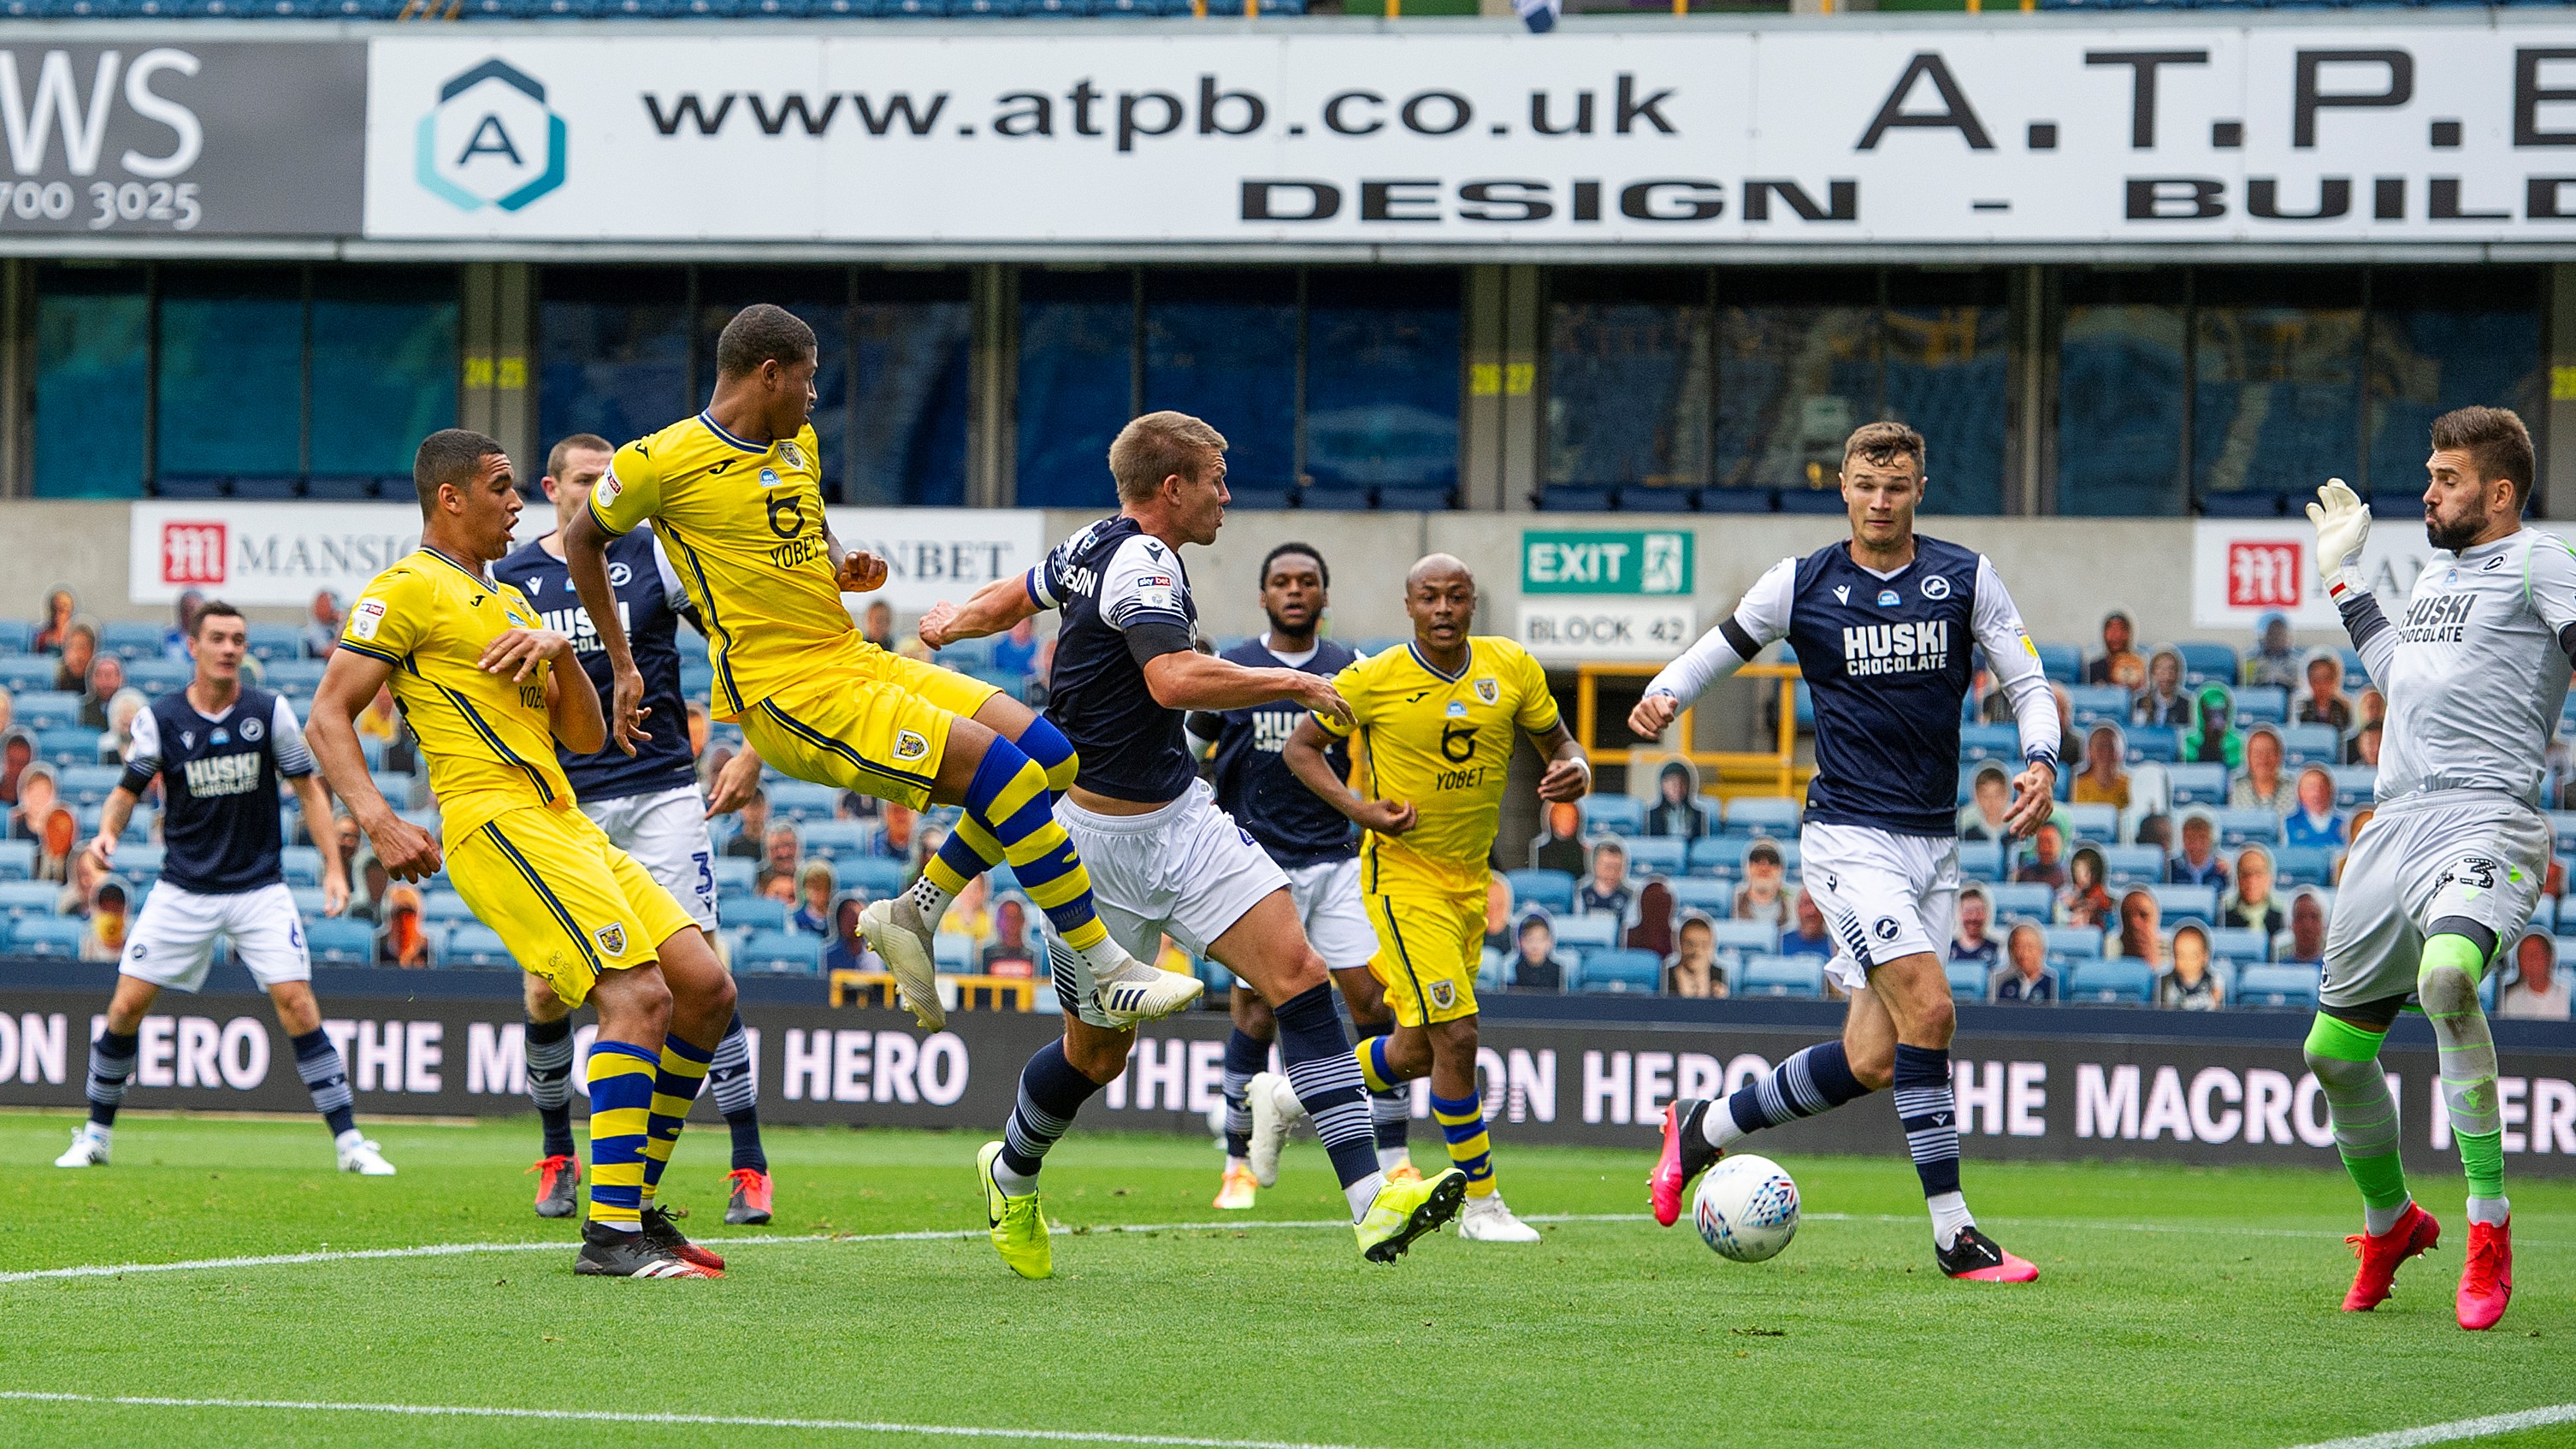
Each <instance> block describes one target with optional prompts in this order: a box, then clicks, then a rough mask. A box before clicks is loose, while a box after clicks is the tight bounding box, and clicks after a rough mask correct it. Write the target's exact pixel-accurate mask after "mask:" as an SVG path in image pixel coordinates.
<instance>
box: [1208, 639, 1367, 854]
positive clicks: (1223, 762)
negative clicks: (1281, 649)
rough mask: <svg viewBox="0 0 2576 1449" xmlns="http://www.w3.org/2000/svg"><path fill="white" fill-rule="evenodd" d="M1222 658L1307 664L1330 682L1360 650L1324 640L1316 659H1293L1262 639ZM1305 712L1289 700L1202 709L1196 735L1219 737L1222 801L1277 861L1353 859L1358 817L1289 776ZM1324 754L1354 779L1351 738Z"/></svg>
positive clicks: (1259, 664) (1251, 664) (1255, 665)
mask: <svg viewBox="0 0 2576 1449" xmlns="http://www.w3.org/2000/svg"><path fill="white" fill-rule="evenodd" d="M1217 657H1218V658H1220V659H1224V660H1226V661H1227V662H1229V663H1233V664H1240V665H1242V666H1243V667H1245V668H1246V669H1302V670H1305V671H1306V672H1307V673H1308V674H1320V675H1322V676H1323V677H1324V678H1326V679H1330V678H1332V677H1333V676H1334V675H1336V674H1339V673H1341V672H1342V666H1344V665H1346V664H1349V663H1350V662H1351V661H1352V660H1354V659H1357V658H1359V655H1358V654H1356V653H1354V652H1353V651H1352V650H1351V649H1350V648H1349V646H1347V645H1342V644H1336V643H1334V642H1333V641H1332V640H1330V639H1325V640H1320V641H1318V642H1317V643H1316V645H1315V653H1314V657H1312V658H1310V659H1308V660H1307V661H1306V662H1305V663H1303V664H1290V663H1288V662H1287V661H1285V660H1283V659H1281V658H1280V657H1279V656H1278V655H1276V654H1273V653H1271V652H1270V650H1269V649H1268V648H1267V647H1265V646H1264V645H1263V643H1262V641H1261V640H1259V639H1247V640H1245V641H1244V642H1243V643H1241V644H1237V645H1235V646H1234V647H1233V648H1231V649H1228V650H1226V651H1225V652H1224V653H1223V654H1220V655H1218V656H1217ZM1305 717H1306V710H1305V707H1304V706H1302V705H1300V704H1298V703H1297V702H1296V701H1294V700H1284V699H1283V700H1279V701H1277V702H1275V703H1272V704H1264V705H1257V706H1255V707H1253V708H1251V709H1229V710H1221V711H1202V712H1200V713H1197V714H1193V715H1191V716H1190V719H1189V731H1190V733H1191V734H1194V735H1196V736H1198V737H1199V738H1200V739H1203V740H1214V741H1215V742H1216V803H1217V804H1218V805H1220V806H1222V807H1224V809H1225V813H1227V814H1228V815H1231V816H1233V817H1234V821H1235V823H1236V824H1238V825H1240V826H1242V827H1243V828H1244V829H1246V830H1249V831H1251V832H1252V838H1253V839H1254V840H1257V841H1259V842H1260V843H1261V848H1262V849H1264V850H1266V851H1268V852H1270V858H1271V859H1272V860H1275V861H1277V862H1278V863H1279V864H1280V866H1281V867H1282V868H1283V869H1289V870H1293V869H1295V868H1297V867H1299V866H1305V865H1316V864H1320V863H1322V862H1324V861H1328V860H1350V859H1353V858H1355V857H1356V856H1357V855H1358V853H1359V844H1358V840H1357V837H1356V836H1355V834H1354V833H1353V830H1352V826H1351V822H1350V821H1349V820H1347V819H1345V818H1343V815H1342V812H1340V811H1339V810H1336V809H1334V808H1333V807H1332V806H1330V805H1327V804H1325V803H1324V801H1323V797H1321V796H1319V795H1317V794H1316V793H1315V792H1314V791H1312V790H1309V789H1307V788H1306V782H1305V781H1303V780H1300V779H1298V778H1297V777H1296V776H1295V775H1293V774H1291V773H1289V770H1288V759H1287V756H1286V755H1285V754H1283V753H1282V751H1284V750H1285V749H1286V748H1287V746H1288V736H1289V735H1290V734H1292V733H1294V732H1295V730H1296V728H1297V721H1299V720H1301V719H1304V718H1305ZM1324 759H1325V761H1326V762H1327V763H1329V764H1330V765H1331V766H1332V767H1333V773H1334V774H1336V775H1339V776H1341V777H1343V778H1344V779H1348V778H1349V777H1350V773H1351V751H1350V745H1349V744H1348V743H1347V742H1345V741H1340V740H1335V741H1333V742H1332V744H1331V746H1330V748H1328V749H1326V750H1325V751H1324Z"/></svg>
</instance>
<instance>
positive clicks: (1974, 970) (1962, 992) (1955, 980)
mask: <svg viewBox="0 0 2576 1449" xmlns="http://www.w3.org/2000/svg"><path fill="white" fill-rule="evenodd" d="M1942 970H1943V971H1945V972H1946V973H1947V974H1948V975H1949V978H1950V999H1951V1000H1952V1001H1983V1000H1985V999H1986V968H1985V967H1983V966H1980V965H1978V964H1977V963H1976V962H1974V961H1951V962H1947V963H1945V964H1944V965H1943V967H1942Z"/></svg>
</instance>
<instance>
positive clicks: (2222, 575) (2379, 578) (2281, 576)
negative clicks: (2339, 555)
mask: <svg viewBox="0 0 2576 1449" xmlns="http://www.w3.org/2000/svg"><path fill="white" fill-rule="evenodd" d="M2316 545H2317V534H2316V530H2315V529H2314V528H2313V527H2311V526H2310V525H2309V523H2308V521H2307V520H2306V519H2305V518H2294V519H2293V518H2241V519H2240V518H2204V519H2202V520H2200V521H2199V522H2198V523H2196V524H2194V525H2192V536H2191V622H2192V623H2193V624H2194V625H2195V626H2197V627H2199V628H2204V629H2210V628H2224V629H2232V630H2240V631H2246V632H2250V631H2251V630H2252V629H2253V627H2254V623H2255V621H2256V620H2258V619H2260V618H2262V617H2263V616H2264V615H2265V614H2270V613H2276V612H2277V613H2282V614H2287V615H2289V617H2290V623H2291V624H2292V626H2294V627H2296V628H2301V629H2310V628H2316V629H2334V630H2338V631H2339V630H2340V628H2341V626H2342V623H2343V618H2342V616H2341V615H2339V614H2337V613H2336V612H2335V606H2334V601H2333V600H2331V599H2328V598H2327V597H2326V591H2325V583H2324V581H2323V580H2322V579H2320V578H2318V576H2317V566H2316ZM2432 552H2433V545H2432V544H2431V543H2430V542H2429V541H2427V540H2426V538H2425V537H2424V520H2423V519H2422V518H2421V517H2406V518H2382V519H2378V520H2376V522H2375V523H2374V524H2373V526H2372V528H2371V530H2370V542H2369V544H2368V545H2367V546H2365V547H2364V548H2363V549H2362V553H2361V572H2362V577H2363V578H2365V579H2366V580H2368V581H2369V584H2370V588H2371V592H2373V593H2375V594H2377V595H2378V596H2379V606H2380V608H2382V609H2384V610H2386V611H2387V612H2388V613H2389V614H2390V615H2392V616H2394V615H2395V614H2396V613H2397V611H2398V609H2399V608H2400V606H2401V605H2403V604H2404V602H2405V600H2406V597H2407V595H2409V594H2411V593H2413V592H2414V589H2415V576H2416V575H2417V574H2420V573H2422V572H2423V571H2424V563H2425V560H2426V559H2427V558H2429V557H2431V555H2432ZM2310 642H2312V643H2313V642H2317V641H2314V640H2311V641H2310ZM2334 642H2340V638H2339V637H2338V639H2337V640H2336V641H2334Z"/></svg>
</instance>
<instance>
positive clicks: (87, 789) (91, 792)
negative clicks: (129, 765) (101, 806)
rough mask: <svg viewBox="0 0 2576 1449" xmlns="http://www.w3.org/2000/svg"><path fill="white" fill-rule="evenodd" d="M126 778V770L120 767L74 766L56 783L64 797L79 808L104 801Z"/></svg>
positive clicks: (64, 772)
mask: <svg viewBox="0 0 2576 1449" xmlns="http://www.w3.org/2000/svg"><path fill="white" fill-rule="evenodd" d="M124 778H125V770H124V767H123V766H120V765H74V766H72V767H71V768H70V769H68V770H65V771H63V773H62V778H61V779H59V780H57V781H56V782H55V783H56V784H57V785H59V786H60V787H61V791H62V797H63V798H64V799H65V800H68V801H70V802H71V803H72V805H73V806H74V807H75V808H78V807H81V806H88V805H96V804H98V803H100V802H101V801H104V800H105V799H107V796H108V792H109V791H112V790H114V789H115V788H116V786H117V782H118V781H120V780H122V779H124Z"/></svg>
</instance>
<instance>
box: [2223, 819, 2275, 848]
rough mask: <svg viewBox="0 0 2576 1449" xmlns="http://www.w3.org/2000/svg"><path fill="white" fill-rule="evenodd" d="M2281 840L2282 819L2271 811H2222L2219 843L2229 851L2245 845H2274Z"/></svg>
mask: <svg viewBox="0 0 2576 1449" xmlns="http://www.w3.org/2000/svg"><path fill="white" fill-rule="evenodd" d="M2280 839H2281V817H2280V816H2278V815H2275V814H2273V813H2272V812H2271V811H2269V810H2221V811H2219V812H2218V843H2219V844H2220V845H2222V846H2225V847H2226V848H2227V849H2229V850H2234V849H2237V848H2238V847H2240V846H2245V845H2274V844H2278V843H2279V841H2280Z"/></svg>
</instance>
